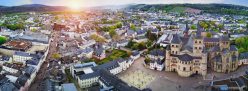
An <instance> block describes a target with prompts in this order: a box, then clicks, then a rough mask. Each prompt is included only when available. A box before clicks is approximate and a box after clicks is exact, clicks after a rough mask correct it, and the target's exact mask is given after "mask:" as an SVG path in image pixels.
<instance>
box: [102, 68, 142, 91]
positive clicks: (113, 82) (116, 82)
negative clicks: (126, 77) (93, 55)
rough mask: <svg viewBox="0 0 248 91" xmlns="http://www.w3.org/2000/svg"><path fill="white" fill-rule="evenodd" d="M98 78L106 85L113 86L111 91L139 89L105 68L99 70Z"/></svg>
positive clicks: (135, 90)
mask: <svg viewBox="0 0 248 91" xmlns="http://www.w3.org/2000/svg"><path fill="white" fill-rule="evenodd" d="M99 72H100V77H99V80H100V81H101V82H103V83H104V84H105V85H106V86H108V87H111V86H113V88H112V90H113V91H140V90H138V89H137V88H134V87H131V86H129V85H128V84H126V83H125V82H123V81H122V80H120V79H119V78H118V77H116V76H115V75H112V74H111V73H109V72H108V71H106V70H100V71H99Z"/></svg>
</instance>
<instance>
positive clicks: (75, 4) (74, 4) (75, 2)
mask: <svg viewBox="0 0 248 91" xmlns="http://www.w3.org/2000/svg"><path fill="white" fill-rule="evenodd" d="M67 7H69V8H70V9H72V10H80V9H81V8H82V6H81V4H80V1H79V0H71V1H70V2H69V3H68V5H67Z"/></svg>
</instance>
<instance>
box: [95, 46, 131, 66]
mask: <svg viewBox="0 0 248 91" xmlns="http://www.w3.org/2000/svg"><path fill="white" fill-rule="evenodd" d="M110 53H111V54H110V55H109V56H107V57H106V58H104V59H103V60H99V61H97V62H96V63H97V64H104V63H107V62H109V61H113V60H115V59H118V58H120V57H121V58H125V57H128V56H129V55H128V53H127V52H126V51H123V50H116V49H115V50H112V51H110Z"/></svg>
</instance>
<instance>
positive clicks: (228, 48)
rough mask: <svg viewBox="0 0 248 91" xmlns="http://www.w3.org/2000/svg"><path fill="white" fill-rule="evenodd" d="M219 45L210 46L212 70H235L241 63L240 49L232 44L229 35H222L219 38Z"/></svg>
mask: <svg viewBox="0 0 248 91" xmlns="http://www.w3.org/2000/svg"><path fill="white" fill-rule="evenodd" d="M216 40H217V41H219V43H218V45H215V46H213V47H212V48H210V51H209V62H210V63H209V64H210V66H211V68H212V70H214V71H216V72H226V73H229V72H231V71H235V70H236V69H237V68H238V65H239V59H238V58H239V54H238V49H237V48H236V46H235V45H230V40H229V37H227V36H222V37H220V38H218V39H216Z"/></svg>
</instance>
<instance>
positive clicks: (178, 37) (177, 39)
mask: <svg viewBox="0 0 248 91" xmlns="http://www.w3.org/2000/svg"><path fill="white" fill-rule="evenodd" d="M181 42H182V40H181V39H180V36H179V35H178V34H174V35H173V38H172V40H171V43H173V44H180V43H181Z"/></svg>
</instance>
